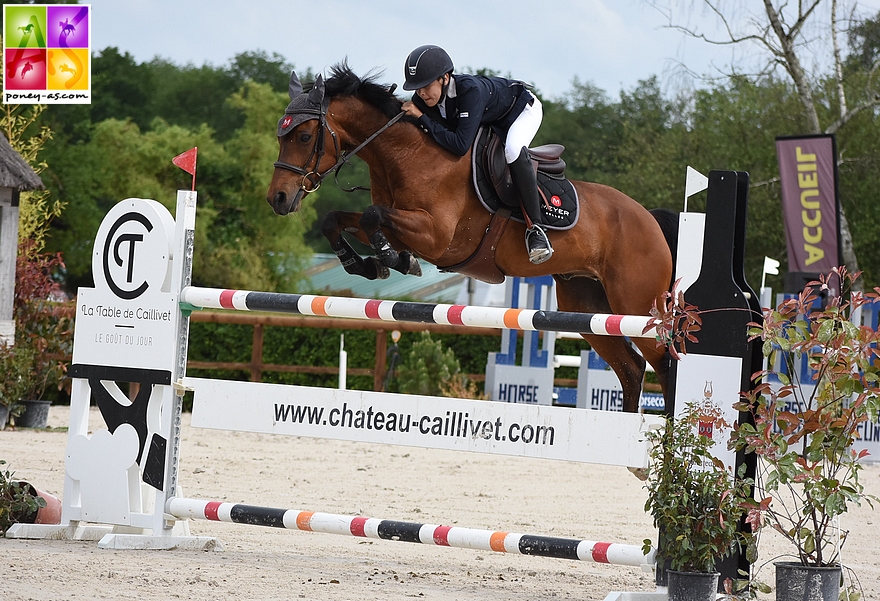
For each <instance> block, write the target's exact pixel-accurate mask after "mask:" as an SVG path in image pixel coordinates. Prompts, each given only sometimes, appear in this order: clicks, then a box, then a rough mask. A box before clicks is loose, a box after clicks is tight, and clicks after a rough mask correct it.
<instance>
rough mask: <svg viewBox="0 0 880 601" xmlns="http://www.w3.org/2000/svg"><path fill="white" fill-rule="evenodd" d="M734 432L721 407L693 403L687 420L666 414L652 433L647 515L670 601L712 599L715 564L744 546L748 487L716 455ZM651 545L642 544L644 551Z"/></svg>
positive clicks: (713, 595)
mask: <svg viewBox="0 0 880 601" xmlns="http://www.w3.org/2000/svg"><path fill="white" fill-rule="evenodd" d="M729 432H730V425H729V424H728V423H727V422H726V421H725V420H724V419H723V418H722V417H721V412H720V411H719V410H718V409H717V407H714V408H713V407H712V406H711V405H710V404H708V403H704V402H701V401H692V402H690V403H688V405H687V409H686V411H685V412H684V414H683V415H682V416H680V417H678V418H675V419H673V418H672V417H669V416H667V422H666V427H665V428H663V429H660V430H652V431H650V432H649V433H648V435H647V436H648V439H649V441H650V442H651V451H650V457H651V461H650V466H649V468H648V479H647V481H646V483H645V487H646V488H647V490H648V500H647V502H646V503H645V511H648V512H650V513H651V516H652V517H653V519H654V526H656V527H657V528H658V529H659V532H660V534H659V540H658V545H657V564H658V566H664V567H665V568H666V569H667V575H668V590H669V599H670V600H676V599H688V600H689V601H695V600H698V599H711V600H714V599H715V596H716V591H717V589H718V576H719V574H718V572H716V571H715V565H716V562H717V561H718V560H719V559H722V558H724V557H726V556H728V555H730V553H731V552H732V551H734V550H735V549H737V548H738V547H737V546H738V545H740V544H741V543H742V540H741V539H742V535H741V534H740V533H739V532H738V521H739V519H740V517H741V515H742V503H743V502H744V500H745V499H746V498H747V492H748V485H749V484H750V482H749V481H747V480H744V479H737V478H735V477H734V474H733V473H732V470H729V469H727V468H726V467H725V465H724V463H723V462H722V461H721V460H720V459H718V458H716V457H714V456H713V455H712V447H713V446H714V445H715V444H716V440H720V439H721V438H722V437H724V436H725V434H726V433H729ZM651 545H652V541H651V540H650V539H647V540H645V541H644V551H645V552H646V553H647V552H649V551H650V549H651ZM692 581H695V583H694V582H692Z"/></svg>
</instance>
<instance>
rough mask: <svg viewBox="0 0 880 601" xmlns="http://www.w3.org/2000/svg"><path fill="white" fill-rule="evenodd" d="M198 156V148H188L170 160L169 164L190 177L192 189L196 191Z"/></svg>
mask: <svg viewBox="0 0 880 601" xmlns="http://www.w3.org/2000/svg"><path fill="white" fill-rule="evenodd" d="M198 154H199V148H198V146H196V147H195V148H190V149H189V150H187V151H186V152H184V153H181V154H179V155H177V156H176V157H174V158H173V159H171V162H172V163H174V164H175V165H177V166H178V167H180V168H181V169H183V170H184V171H186V172H187V173H189V174H190V175H192V189H193V190H195V189H196V157H197V156H198Z"/></svg>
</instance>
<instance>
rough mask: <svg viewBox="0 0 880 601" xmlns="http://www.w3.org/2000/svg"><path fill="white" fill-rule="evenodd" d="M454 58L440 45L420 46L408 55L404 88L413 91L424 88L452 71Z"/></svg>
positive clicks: (404, 73) (404, 70) (404, 69)
mask: <svg viewBox="0 0 880 601" xmlns="http://www.w3.org/2000/svg"><path fill="white" fill-rule="evenodd" d="M452 68H453V66H452V59H451V58H449V55H448V54H446V51H445V50H443V48H441V47H440V46H433V45H431V44H428V45H426V46H419V47H418V48H416V49H415V50H413V51H412V52H410V53H409V56H407V57H406V64H405V65H404V66H403V76H404V79H405V80H406V81H405V82H404V84H403V89H404V90H408V91H412V90H418V89H419V88H424V87H425V86H427V85H428V84H430V83H431V82H432V81H436V80H438V79H440V78H441V77H442V76H443V75H445V74H446V73H449V72H450V71H452Z"/></svg>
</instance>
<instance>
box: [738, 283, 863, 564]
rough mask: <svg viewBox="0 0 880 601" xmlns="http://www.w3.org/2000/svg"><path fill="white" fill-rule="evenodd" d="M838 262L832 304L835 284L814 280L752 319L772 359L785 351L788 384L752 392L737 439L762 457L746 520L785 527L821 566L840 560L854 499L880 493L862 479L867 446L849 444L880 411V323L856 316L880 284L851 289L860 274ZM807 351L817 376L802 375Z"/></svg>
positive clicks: (807, 559)
mask: <svg viewBox="0 0 880 601" xmlns="http://www.w3.org/2000/svg"><path fill="white" fill-rule="evenodd" d="M836 272H837V273H839V275H840V279H841V283H842V289H843V290H844V292H843V295H842V296H840V297H834V298H830V299H828V303H827V305H826V306H825V307H824V308H821V307H820V308H816V306H817V303H816V301H817V296H816V294H815V291H816V290H827V287H826V285H825V282H824V281H823V282H814V283H812V284H811V286H808V287H807V289H806V290H804V292H802V293H801V294H800V295H799V296H798V297H797V298H795V299H791V300H788V301H785V302H783V303H782V304H781V305H779V307H778V308H776V309H775V310H770V309H765V312H764V322H763V324H751V325H752V329H751V330H750V335H751V336H752V339H757V338H760V339H761V340H762V341H763V353H764V356H766V357H769V358H770V359H771V365H776V362H775V360H776V358H777V357H778V358H779V359H781V361H782V365H783V369H782V371H781V372H779V373H777V375H778V378H779V380H780V382H781V386H779V387H772V386H770V384H768V383H766V382H763V383H759V384H758V385H757V386H756V387H755V389H754V390H753V391H752V392H751V393H749V394H748V395H745V401H744V402H743V403H741V404H740V406H739V407H738V408H739V409H740V410H741V411H748V412H750V413H751V415H752V417H753V423H748V422H745V423H742V424H740V425H739V427H738V428H737V429H736V431H735V432H734V436H733V438H732V441H731V446H732V448H736V449H737V450H745V451H746V452H753V453H755V454H756V455H758V457H759V458H760V462H759V468H758V474H757V476H756V485H755V490H756V492H755V499H756V500H754V501H750V502H749V503H748V504H747V506H748V509H749V512H748V517H747V521H748V522H749V523H751V524H752V528H753V529H754V530H759V529H760V528H762V527H765V526H769V527H771V528H773V529H774V530H776V531H777V532H779V533H780V534H782V536H784V537H785V538H786V539H787V540H788V541H789V542H790V543H791V544H792V545H793V546H794V548H795V549H796V552H797V555H798V558H799V560H800V562H801V563H802V564H804V565H814V566H827V565H835V564H836V563H837V562H838V561H839V552H840V548H841V547H842V546H843V543H844V542H845V541H846V536H847V532H846V531H838V530H837V524H836V523H835V518H837V517H838V516H840V515H842V514H843V513H845V512H846V511H847V510H848V508H849V506H850V504H853V503H855V504H857V505H859V504H861V502H862V501H867V502H868V503H869V504H872V501H876V500H877V499H876V498H874V497H873V496H871V495H868V494H866V493H865V492H864V486H863V485H862V484H861V482H860V481H859V473H860V472H861V470H862V464H861V463H859V460H860V459H861V458H862V457H863V456H864V455H865V454H866V452H865V451H862V452H861V453H856V452H855V451H853V450H851V449H850V446H851V445H852V444H853V442H854V441H855V440H856V439H857V438H858V436H859V433H858V428H859V426H860V425H861V424H863V423H864V422H866V421H868V420H869V419H870V420H871V421H876V420H877V415H878V411H880V385H878V382H880V364H878V362H877V350H876V347H877V343H878V342H880V331H874V330H872V329H871V328H869V327H861V328H859V327H857V326H856V325H854V324H853V323H851V321H850V317H851V312H852V311H853V310H855V309H856V308H858V307H860V306H862V305H864V304H866V303H868V302H880V289H875V290H876V292H874V293H869V294H862V293H860V292H849V291H850V290H852V287H853V284H854V282H855V279H856V277H857V276H855V277H854V276H852V275H851V274H849V273H847V272H846V270H845V269H844V268H842V267H841V268H839V270H836ZM805 355H806V356H809V357H810V361H811V367H813V369H815V370H816V372H817V376H816V378H815V381H814V382H813V383H808V382H800V381H799V380H798V377H799V376H798V375H799V370H798V369H797V366H798V365H799V363H800V358H801V357H802V356H805ZM786 374H789V375H786ZM764 375H766V374H764V373H761V374H758V377H759V378H761V379H762V378H763V376H764ZM809 384H813V386H809ZM802 385H808V386H806V387H803V388H802ZM780 493H782V494H780Z"/></svg>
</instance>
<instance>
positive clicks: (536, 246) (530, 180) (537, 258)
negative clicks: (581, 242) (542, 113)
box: [510, 147, 553, 265]
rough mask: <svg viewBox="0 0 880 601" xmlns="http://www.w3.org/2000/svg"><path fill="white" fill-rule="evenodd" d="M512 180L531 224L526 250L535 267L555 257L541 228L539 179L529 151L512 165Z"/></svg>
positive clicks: (529, 225) (528, 230)
mask: <svg viewBox="0 0 880 601" xmlns="http://www.w3.org/2000/svg"><path fill="white" fill-rule="evenodd" d="M510 179H511V180H513V185H514V187H515V188H516V191H517V193H518V194H519V197H520V200H521V202H522V207H523V212H524V213H525V215H526V217H527V219H528V221H529V224H528V229H526V249H527V250H528V252H529V261H531V262H532V263H534V264H535V265H540V264H541V263H543V262H545V261H547V260H548V259H549V258H550V257H552V256H553V247H552V246H550V239H549V238H548V237H547V232H546V231H544V228H543V227H541V221H542V219H541V199H540V198H539V197H538V179H537V176H536V175H535V168H534V167H533V166H532V160H531V159H530V158H529V151H528V149H527V148H525V147H524V148H523V149H522V151H520V153H519V156H518V157H517V158H516V160H515V161H514V162H512V163H511V164H510Z"/></svg>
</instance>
